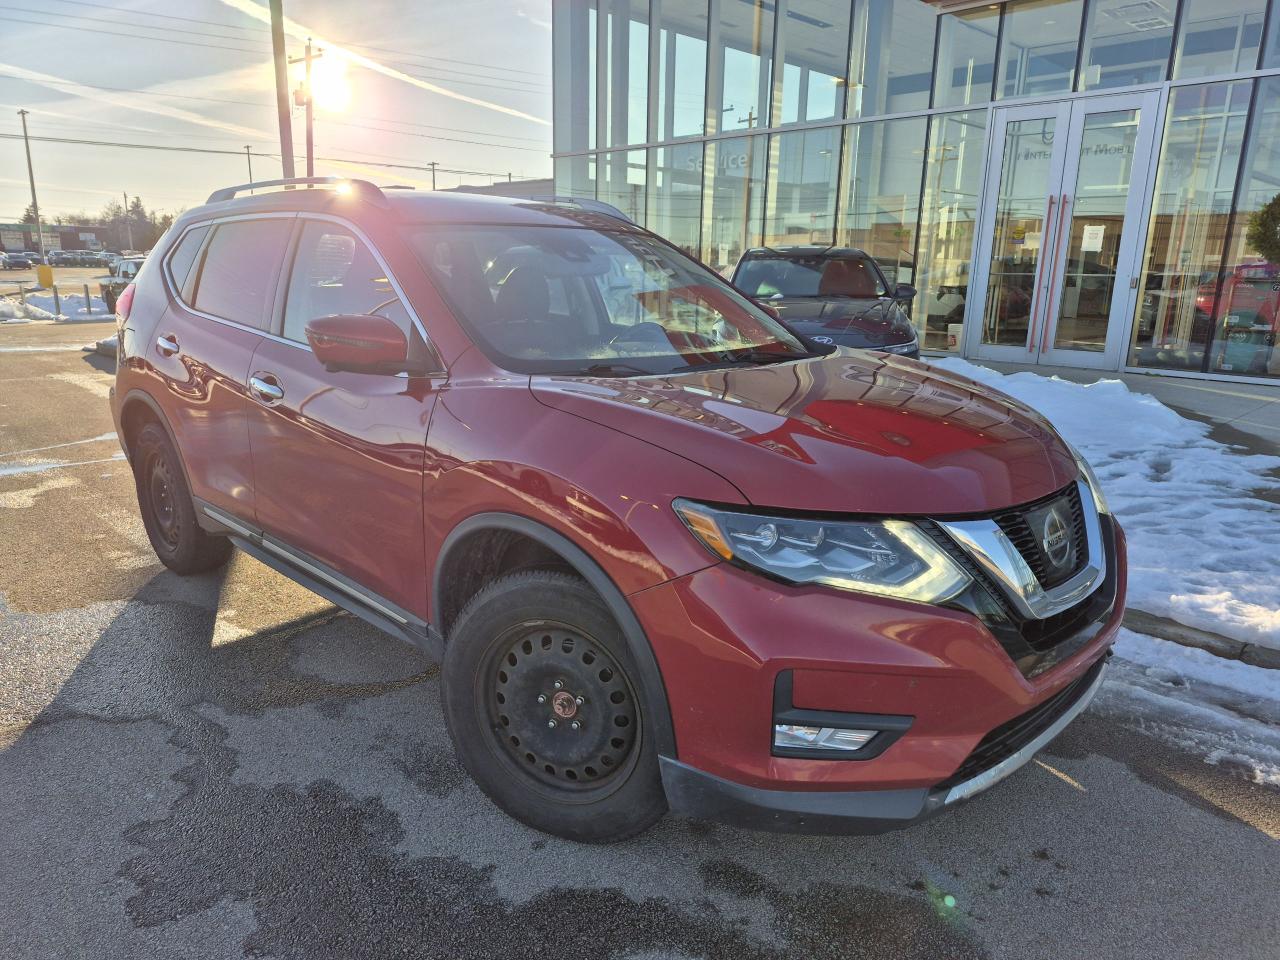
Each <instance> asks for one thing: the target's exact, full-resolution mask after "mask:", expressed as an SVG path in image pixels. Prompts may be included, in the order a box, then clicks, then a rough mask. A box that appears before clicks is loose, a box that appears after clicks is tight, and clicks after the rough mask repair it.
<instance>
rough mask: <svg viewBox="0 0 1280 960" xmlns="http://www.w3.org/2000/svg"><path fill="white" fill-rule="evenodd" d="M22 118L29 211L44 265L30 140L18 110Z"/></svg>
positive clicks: (42, 235)
mask: <svg viewBox="0 0 1280 960" xmlns="http://www.w3.org/2000/svg"><path fill="white" fill-rule="evenodd" d="M18 116H20V117H21V118H22V143H23V145H24V146H25V147H26V148H27V179H28V180H30V181H31V211H32V212H33V213H34V214H35V216H36V250H37V252H39V254H40V262H41V263H44V233H43V232H42V231H41V229H40V204H39V202H38V201H37V200H36V175H35V171H34V170H33V169H32V166H31V140H30V139H28V137H27V111H26V110H19V111H18Z"/></svg>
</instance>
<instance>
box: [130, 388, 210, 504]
mask: <svg viewBox="0 0 1280 960" xmlns="http://www.w3.org/2000/svg"><path fill="white" fill-rule="evenodd" d="M153 420H154V421H155V422H157V423H159V424H160V426H161V427H162V428H163V429H164V432H165V435H166V436H167V437H168V438H169V445H170V446H172V447H173V452H174V455H175V456H177V458H178V464H179V466H181V467H182V479H183V480H184V481H186V484H187V489H188V490H192V486H191V476H190V474H188V473H187V461H186V458H185V457H183V455H182V447H180V446H179V445H178V438H177V436H176V435H175V434H174V432H173V426H172V425H171V424H170V423H169V418H168V417H166V416H165V413H164V410H163V409H162V408H161V407H160V404H159V403H157V402H156V399H155V397H153V396H151V394H149V393H147V392H146V391H145V390H141V389H137V388H135V389H133V390H130V391H129V392H128V393H127V394H125V397H124V401H123V402H122V403H121V404H120V446H121V447H122V448H123V449H124V455H125V456H126V457H127V458H128V459H129V461H130V462H132V461H133V442H134V440H135V439H136V437H137V435H138V431H139V430H141V429H142V428H143V427H144V426H145V425H146V424H147V423H149V422H150V421H153Z"/></svg>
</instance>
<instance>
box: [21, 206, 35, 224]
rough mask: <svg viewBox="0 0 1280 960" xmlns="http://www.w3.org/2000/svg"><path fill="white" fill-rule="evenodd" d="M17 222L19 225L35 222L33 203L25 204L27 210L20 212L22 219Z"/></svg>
mask: <svg viewBox="0 0 1280 960" xmlns="http://www.w3.org/2000/svg"><path fill="white" fill-rule="evenodd" d="M19 222H20V223H35V222H36V205H35V204H34V203H28V204H27V209H26V210H24V211H23V212H22V219H21V220H20V221H19Z"/></svg>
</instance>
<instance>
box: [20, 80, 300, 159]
mask: <svg viewBox="0 0 1280 960" xmlns="http://www.w3.org/2000/svg"><path fill="white" fill-rule="evenodd" d="M0 75H2V76H9V77H15V78H16V79H18V80H25V81H27V82H28V83H35V84H39V85H40V86H42V87H48V88H49V89H51V90H55V91H57V92H59V93H71V94H73V95H75V96H77V97H83V98H84V99H86V100H96V101H97V102H99V103H109V104H111V105H112V106H116V107H120V108H122V109H125V110H128V111H130V112H131V113H139V112H141V113H152V114H155V115H156V116H159V117H169V118H170V119H172V120H183V121H185V122H187V123H194V124H196V125H198V126H201V127H212V128H213V129H214V130H222V131H224V132H226V133H234V134H235V135H236V136H238V137H250V138H252V139H255V140H265V141H267V142H268V143H270V142H271V141H272V140H273V139H275V134H274V133H269V132H265V131H262V130H255V129H253V128H252V127H242V126H241V125H240V124H238V123H226V122H224V121H222V120H214V119H213V118H211V117H202V116H201V115H200V114H198V113H192V112H191V111H190V110H183V109H182V108H181V107H170V106H167V105H165V104H163V103H141V102H139V101H140V99H141V98H139V97H132V96H130V95H129V94H126V93H109V92H107V91H105V90H98V89H96V88H94V87H86V86H85V85H84V84H80V83H76V82H75V81H74V80H65V79H63V78H62V77H55V76H53V74H49V73H39V72H37V71H35V70H28V69H27V68H26V67H18V66H14V65H13V64H11V63H0Z"/></svg>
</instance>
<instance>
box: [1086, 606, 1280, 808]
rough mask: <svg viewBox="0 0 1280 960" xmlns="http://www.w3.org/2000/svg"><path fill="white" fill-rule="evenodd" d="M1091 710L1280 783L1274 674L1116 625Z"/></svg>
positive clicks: (1278, 684)
mask: <svg viewBox="0 0 1280 960" xmlns="http://www.w3.org/2000/svg"><path fill="white" fill-rule="evenodd" d="M1115 650H1116V653H1117V657H1116V659H1115V660H1113V661H1112V663H1111V668H1110V669H1109V670H1108V674H1107V683H1106V685H1105V686H1104V687H1103V691H1102V693H1103V695H1102V696H1101V697H1099V705H1098V707H1097V708H1096V709H1100V710H1102V711H1104V712H1112V711H1114V712H1115V713H1116V714H1117V717H1118V719H1120V720H1121V721H1122V722H1125V723H1132V722H1133V721H1134V720H1135V719H1136V720H1137V721H1138V723H1139V727H1140V729H1142V730H1145V731H1146V732H1147V733H1150V734H1154V735H1155V736H1158V737H1160V738H1161V739H1162V740H1165V741H1167V742H1170V743H1173V744H1175V745H1177V746H1179V747H1182V748H1184V749H1189V750H1191V751H1192V752H1194V753H1199V754H1201V755H1202V756H1203V757H1204V761H1205V763H1209V764H1214V765H1226V766H1232V767H1235V768H1237V769H1240V770H1242V771H1243V772H1244V773H1245V775H1246V776H1247V777H1248V778H1249V779H1250V780H1252V781H1253V782H1254V783H1259V784H1267V785H1271V786H1280V726H1278V725H1277V722H1278V721H1280V701H1278V700H1277V693H1278V692H1280V690H1278V688H1280V679H1277V678H1278V677H1280V674H1277V672H1276V671H1275V670H1265V669H1263V668H1261V667H1251V666H1249V665H1248V664H1245V663H1241V662H1240V661H1238V660H1224V659H1222V658H1221V657H1217V656H1214V655H1213V654H1211V653H1208V652H1206V651H1204V650H1197V649H1194V648H1192V647H1183V646H1179V645H1178V644H1176V643H1169V642H1168V641H1166V640H1156V639H1154V638H1153V637H1146V636H1143V635H1142V634H1138V633H1134V632H1132V631H1131V630H1123V629H1122V630H1121V631H1120V636H1119V638H1118V639H1117V640H1116V646H1115Z"/></svg>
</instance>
